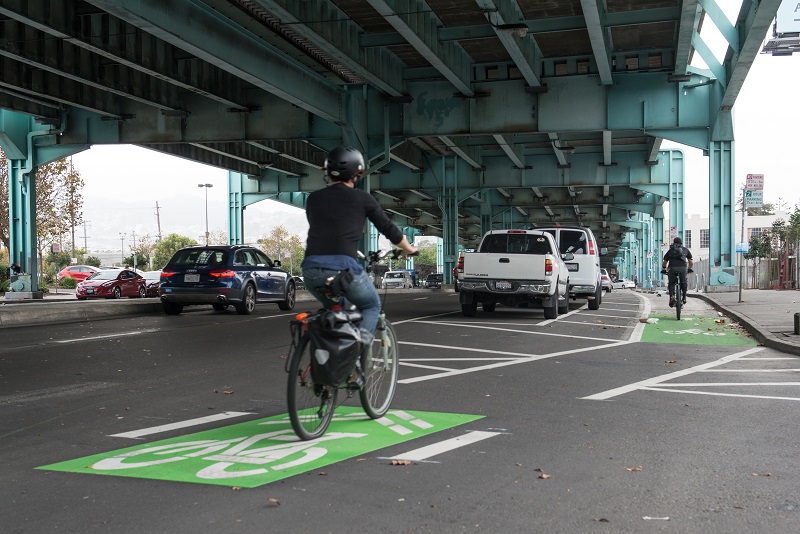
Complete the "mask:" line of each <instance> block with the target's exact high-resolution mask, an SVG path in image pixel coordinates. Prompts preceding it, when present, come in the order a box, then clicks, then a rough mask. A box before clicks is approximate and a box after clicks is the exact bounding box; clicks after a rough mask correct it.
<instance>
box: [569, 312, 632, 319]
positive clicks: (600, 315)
mask: <svg viewBox="0 0 800 534" xmlns="http://www.w3.org/2000/svg"><path fill="white" fill-rule="evenodd" d="M581 315H585V316H586V317H612V318H614V319H633V318H634V317H638V316H639V314H638V313H637V314H635V315H603V314H600V313H583V314H581Z"/></svg>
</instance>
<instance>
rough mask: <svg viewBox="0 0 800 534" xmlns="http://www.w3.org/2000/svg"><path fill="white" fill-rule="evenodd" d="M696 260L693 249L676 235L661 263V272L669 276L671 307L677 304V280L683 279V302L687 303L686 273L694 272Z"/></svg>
mask: <svg viewBox="0 0 800 534" xmlns="http://www.w3.org/2000/svg"><path fill="white" fill-rule="evenodd" d="M693 266H694V261H693V260H692V251H691V250H689V249H688V248H686V247H684V246H683V240H682V239H681V238H680V237H676V238H675V239H673V240H672V246H671V247H669V250H668V251H667V253H666V254H664V261H663V263H662V264H661V273H662V274H666V275H668V276H669V278H668V280H669V282H668V284H667V287H668V288H669V307H670V308H671V307H673V306H675V281H676V280H677V279H678V278H680V280H681V294H682V295H683V299H682V304H686V289H687V286H686V274H687V273H691V272H692V267H693Z"/></svg>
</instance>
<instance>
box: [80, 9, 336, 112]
mask: <svg viewBox="0 0 800 534" xmlns="http://www.w3.org/2000/svg"><path fill="white" fill-rule="evenodd" d="M88 3H90V4H93V5H95V6H97V7H99V8H101V9H103V10H105V11H107V12H109V13H111V14H113V15H114V16H116V17H119V18H121V19H123V20H126V21H128V22H131V23H132V24H135V25H136V26H138V27H140V28H142V29H143V30H145V31H147V32H148V33H150V34H152V35H154V36H156V37H158V38H160V39H162V40H164V41H166V42H168V43H170V44H172V45H174V46H176V47H178V48H180V49H182V50H186V51H187V52H189V53H191V54H194V55H195V56H197V57H198V58H200V59H202V60H204V61H206V62H208V63H211V64H212V65H216V66H217V67H219V68H220V69H222V70H225V71H227V72H230V73H231V74H234V75H236V76H238V77H240V78H241V79H243V80H246V81H247V82H249V83H251V84H253V85H255V86H256V87H259V88H261V89H263V90H265V91H267V92H269V93H271V94H273V95H275V96H278V97H280V98H281V99H283V100H286V101H287V102H291V103H292V104H295V105H296V106H298V107H300V108H302V109H305V110H306V111H309V112H310V113H313V114H314V115H317V116H319V117H322V118H324V119H326V120H329V121H331V122H334V123H336V124H344V123H345V116H344V113H343V109H342V108H343V99H344V95H343V93H342V91H341V90H340V89H339V88H338V87H337V86H335V85H334V84H332V83H330V82H328V81H327V80H325V79H324V78H322V77H321V76H319V75H318V74H316V73H313V72H311V71H309V70H308V69H306V68H305V67H303V66H301V65H299V64H298V63H296V62H295V61H294V60H292V59H291V58H289V57H288V56H285V55H284V54H282V53H280V52H278V51H276V50H274V49H273V48H271V47H269V46H266V45H265V44H264V43H263V41H262V40H261V39H259V38H257V37H255V36H253V35H251V34H250V33H249V32H248V31H247V30H246V29H244V28H242V27H240V26H238V25H236V24H234V23H233V22H231V21H230V20H229V19H227V18H225V17H223V16H222V15H220V14H219V13H217V12H216V11H214V10H211V9H209V8H208V7H207V6H205V5H203V4H202V3H200V2H198V1H196V0H186V1H184V2H180V3H177V4H173V3H162V2H126V3H124V4H120V3H119V2H116V1H114V0H88ZM276 73H280V74H279V75H277V74H276Z"/></svg>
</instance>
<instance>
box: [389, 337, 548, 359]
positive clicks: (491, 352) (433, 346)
mask: <svg viewBox="0 0 800 534" xmlns="http://www.w3.org/2000/svg"><path fill="white" fill-rule="evenodd" d="M400 344H401V345H413V346H415V347H430V348H432V349H446V350H460V351H464V352H486V353H488V354H505V355H507V356H517V357H520V358H530V357H533V356H536V354H526V353H524V352H506V351H503V350H490V349H476V348H473V347H456V346H453V345H434V344H432V343H419V342H416V341H401V342H400ZM486 359H487V360H488V359H496V360H504V361H505V360H508V359H509V358H486ZM400 360H401V361H404V362H405V361H413V360H411V359H408V360H406V359H405V358H400ZM420 361H431V360H428V359H427V358H425V359H421V360H420Z"/></svg>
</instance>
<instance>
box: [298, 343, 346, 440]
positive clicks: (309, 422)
mask: <svg viewBox="0 0 800 534" xmlns="http://www.w3.org/2000/svg"><path fill="white" fill-rule="evenodd" d="M312 357H313V354H312V353H311V343H309V338H308V336H307V335H306V336H303V337H302V338H301V339H300V341H299V342H298V343H297V346H296V347H295V350H294V353H293V354H292V361H291V364H290V366H289V385H288V388H287V396H288V401H289V420H290V421H291V422H292V428H293V429H294V432H295V434H297V437H299V438H300V439H302V440H309V439H315V438H318V437H320V436H322V435H323V434H324V433H325V431H326V430H327V429H328V425H330V424H331V418H332V417H333V410H334V408H335V407H336V396H337V394H338V393H339V392H338V390H337V389H336V388H331V387H328V386H321V385H319V384H315V383H314V380H313V379H312V377H311V358H312Z"/></svg>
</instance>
